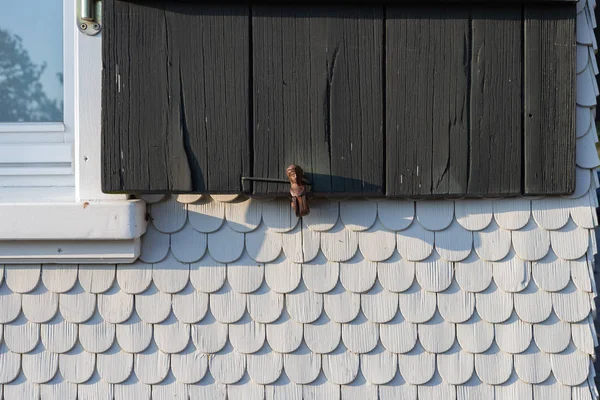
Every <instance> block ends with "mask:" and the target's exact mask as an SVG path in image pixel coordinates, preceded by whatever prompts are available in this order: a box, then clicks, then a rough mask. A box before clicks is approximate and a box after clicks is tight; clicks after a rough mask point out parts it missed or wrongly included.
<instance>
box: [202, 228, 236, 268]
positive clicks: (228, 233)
mask: <svg viewBox="0 0 600 400" xmlns="http://www.w3.org/2000/svg"><path fill="white" fill-rule="evenodd" d="M208 251H209V252H210V255H211V257H212V258H213V259H214V260H216V261H219V262H222V263H230V262H233V261H235V260H237V259H238V258H240V256H241V255H242V252H243V251H244V234H243V233H240V232H236V231H235V230H233V229H231V227H230V225H229V224H224V225H223V226H222V227H221V229H219V230H218V231H217V232H215V233H212V234H210V235H209V236H208Z"/></svg>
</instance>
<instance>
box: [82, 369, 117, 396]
mask: <svg viewBox="0 0 600 400" xmlns="http://www.w3.org/2000/svg"><path fill="white" fill-rule="evenodd" d="M113 393H114V385H111V384H110V383H108V382H106V381H104V380H102V379H100V376H99V375H98V374H97V373H96V374H95V375H94V377H93V378H92V379H91V380H90V381H88V382H85V383H83V384H79V385H77V398H78V400H94V399H112V398H113Z"/></svg>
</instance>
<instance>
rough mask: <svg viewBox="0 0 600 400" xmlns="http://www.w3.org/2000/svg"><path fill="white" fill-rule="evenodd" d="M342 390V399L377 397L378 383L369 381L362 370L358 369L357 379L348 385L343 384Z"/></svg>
mask: <svg viewBox="0 0 600 400" xmlns="http://www.w3.org/2000/svg"><path fill="white" fill-rule="evenodd" d="M340 392H341V393H340V394H341V399H342V400H352V399H376V398H377V385H373V384H371V383H370V382H368V381H367V380H366V379H365V377H364V376H363V375H362V374H361V373H360V371H358V375H357V376H356V379H354V380H353V381H352V382H350V383H349V384H347V385H341V387H340Z"/></svg>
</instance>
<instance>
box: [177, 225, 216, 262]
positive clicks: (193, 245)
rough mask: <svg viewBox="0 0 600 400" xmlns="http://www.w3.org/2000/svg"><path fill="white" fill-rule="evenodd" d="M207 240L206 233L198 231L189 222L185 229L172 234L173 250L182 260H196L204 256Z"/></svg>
mask: <svg viewBox="0 0 600 400" xmlns="http://www.w3.org/2000/svg"><path fill="white" fill-rule="evenodd" d="M207 240H208V238H207V235H206V234H205V233H200V232H198V231H197V230H195V229H194V228H193V227H192V225H191V224H190V223H189V222H188V223H186V224H185V226H184V227H183V229H181V230H180V231H178V232H175V233H173V234H172V235H171V251H172V252H173V255H174V256H175V258H177V259H178V260H179V261H181V262H185V263H191V262H196V261H198V260H199V259H201V258H202V256H204V253H205V252H206V248H207Z"/></svg>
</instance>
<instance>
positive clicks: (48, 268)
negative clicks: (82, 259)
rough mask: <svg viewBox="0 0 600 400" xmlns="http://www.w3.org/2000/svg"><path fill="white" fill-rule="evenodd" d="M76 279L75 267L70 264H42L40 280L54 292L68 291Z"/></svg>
mask: <svg viewBox="0 0 600 400" xmlns="http://www.w3.org/2000/svg"><path fill="white" fill-rule="evenodd" d="M76 281H77V268H73V266H71V265H60V264H59V265H42V282H43V283H44V286H45V287H46V288H48V290H50V291H52V292H54V293H64V292H68V291H69V290H71V289H72V288H73V287H74V286H75V282H76ZM0 282H1V281H0Z"/></svg>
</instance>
